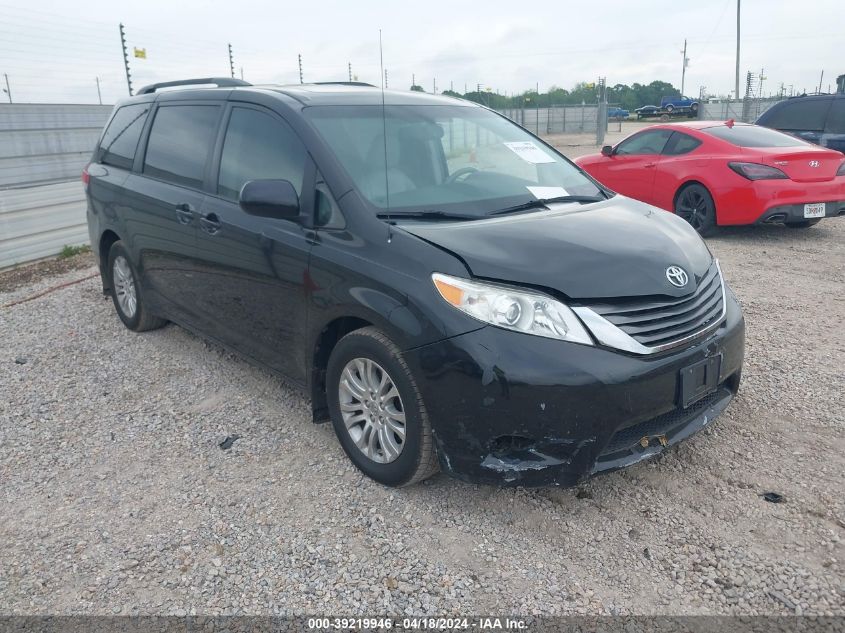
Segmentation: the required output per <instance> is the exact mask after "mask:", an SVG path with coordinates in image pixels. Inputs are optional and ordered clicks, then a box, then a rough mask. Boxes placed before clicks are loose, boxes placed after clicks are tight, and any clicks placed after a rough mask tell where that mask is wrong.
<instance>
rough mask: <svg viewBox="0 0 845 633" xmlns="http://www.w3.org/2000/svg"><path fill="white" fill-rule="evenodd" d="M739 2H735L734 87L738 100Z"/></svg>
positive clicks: (737, 0)
mask: <svg viewBox="0 0 845 633" xmlns="http://www.w3.org/2000/svg"><path fill="white" fill-rule="evenodd" d="M739 6H740V0H736V86H735V90H734V97H735V98H736V99H739V16H740V11H739Z"/></svg>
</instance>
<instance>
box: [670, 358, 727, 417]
mask: <svg viewBox="0 0 845 633" xmlns="http://www.w3.org/2000/svg"><path fill="white" fill-rule="evenodd" d="M721 368H722V355H721V354H718V355H716V356H708V357H707V358H705V359H704V360H701V361H698V362H697V363H695V364H693V365H689V366H687V367H684V368H683V369H682V370H681V381H680V382H681V406H682V407H683V408H684V409H686V408H687V407H689V406H690V405H693V404H695V403H696V402H698V401H699V400H701V399H702V398H704V397H705V396H709V395H710V394H711V393H713V392H714V391H716V387H717V386H718V385H719V371H720V370H721Z"/></svg>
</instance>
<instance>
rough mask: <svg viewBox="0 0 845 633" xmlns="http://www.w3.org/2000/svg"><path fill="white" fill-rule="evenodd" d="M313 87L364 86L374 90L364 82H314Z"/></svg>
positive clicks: (371, 85) (372, 86)
mask: <svg viewBox="0 0 845 633" xmlns="http://www.w3.org/2000/svg"><path fill="white" fill-rule="evenodd" d="M313 84H314V85H315V86H364V87H366V88H375V87H376V86H374V85H373V84H368V83H367V82H366V81H315V82H313Z"/></svg>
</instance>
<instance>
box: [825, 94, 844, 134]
mask: <svg viewBox="0 0 845 633" xmlns="http://www.w3.org/2000/svg"><path fill="white" fill-rule="evenodd" d="M827 131H828V132H830V133H831V134H845V98H840V99H836V100H835V101H834V102H833V105H832V106H830V114H828V115H827Z"/></svg>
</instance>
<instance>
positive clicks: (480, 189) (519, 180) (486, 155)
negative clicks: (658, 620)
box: [83, 79, 745, 486]
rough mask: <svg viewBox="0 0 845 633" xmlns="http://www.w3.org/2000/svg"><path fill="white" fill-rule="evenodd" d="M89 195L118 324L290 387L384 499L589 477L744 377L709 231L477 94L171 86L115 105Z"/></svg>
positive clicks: (649, 451)
mask: <svg viewBox="0 0 845 633" xmlns="http://www.w3.org/2000/svg"><path fill="white" fill-rule="evenodd" d="M191 84H193V85H191ZM203 84H208V85H211V86H216V87H206V86H204V85H203ZM180 86H181V88H180ZM163 88H167V89H166V90H164V89H163ZM83 181H84V182H85V183H86V190H87V197H88V226H89V231H90V237H91V244H92V246H93V250H94V253H96V254H97V255H98V257H99V265H100V272H101V276H102V281H103V290H104V292H106V293H110V294H111V296H112V297H113V300H114V306H115V309H116V310H117V314H118V316H119V317H120V319H121V320H122V321H123V323H124V324H125V325H126V326H127V327H128V328H129V329H131V330H135V331H138V332H140V331H143V330H150V329H153V328H156V327H160V326H162V325H164V324H165V322H166V321H172V322H174V323H177V324H179V325H181V326H183V327H185V328H187V329H189V330H192V331H194V332H196V333H198V334H200V335H202V336H204V337H208V338H209V339H212V340H214V341H216V342H218V343H219V344H221V345H223V346H225V347H227V348H229V349H231V350H233V351H236V352H238V353H240V354H242V355H243V356H245V357H247V358H249V359H250V360H251V361H253V362H255V363H258V364H260V365H262V366H264V367H266V368H267V369H269V370H271V371H273V372H277V373H278V374H281V375H283V376H285V377H286V378H287V379H288V380H289V381H291V382H292V383H295V384H296V385H298V386H300V387H302V388H303V389H305V390H307V392H308V393H309V395H310V397H311V401H312V403H313V405H312V408H313V417H314V421H324V420H329V419H330V420H331V421H332V423H333V425H334V428H335V431H336V433H337V436H338V438H339V440H340V443H341V444H342V446H343V449H344V450H345V451H346V453H347V455H348V456H349V458H350V459H351V460H352V461H353V462H354V463H355V464H356V466H357V467H358V468H360V469H361V470H362V471H363V472H364V473H366V474H367V475H369V476H370V477H372V478H373V479H375V480H377V481H379V482H381V483H383V484H386V485H391V486H401V485H406V484H411V483H414V482H418V481H420V480H422V479H424V478H426V477H428V476H430V475H432V474H433V473H435V472H437V471H438V469H439V470H443V471H444V472H447V473H450V474H453V475H455V476H457V477H460V478H462V479H465V480H468V481H474V482H485V483H494V484H511V485H526V486H531V485H548V484H555V485H563V486H571V485H574V484H576V483H577V482H579V481H581V480H583V479H585V478H586V477H588V476H590V475H592V474H595V473H598V472H602V471H609V470H613V469H616V468H621V467H624V466H627V465H629V464H633V463H635V462H638V461H640V460H643V459H645V458H647V457H650V456H652V455H655V454H656V453H659V452H661V451H663V450H664V449H665V447H667V446H669V445H672V444H674V443H676V442H678V441H680V440H682V439H684V438H686V437H688V436H689V435H691V434H692V433H695V432H696V431H698V430H700V429H701V428H703V427H705V426H706V425H708V424H711V423H712V421H713V419H714V418H715V417H716V416H717V415H718V414H719V413H720V412H721V411H722V410H723V409H724V408H725V407H726V406H727V405H728V403H729V402H730V400H731V399H732V398H733V396H734V394H736V392H737V389H738V387H739V382H740V372H741V369H742V362H743V353H744V340H745V333H744V322H743V318H742V314H741V312H740V307H739V305H738V303H737V300H736V298H735V297H734V295H733V293H732V292H731V291H730V289H729V288H728V287H727V284H726V283H725V281H724V279H723V277H722V272H721V270H720V269H719V264H718V262H717V261H716V260H715V259H714V258H713V256H712V255H711V253H710V251H709V250H708V248H707V246H706V245H705V243H704V242H703V241H702V240H701V238H700V237H699V236H698V235H697V234H696V232H695V231H694V230H693V229H692V228H691V227H690V226H689V225H688V224H687V223H686V222H685V221H683V220H682V219H680V218H678V217H676V216H675V215H674V214H672V213H667V212H665V211H661V210H659V209H656V208H654V207H651V206H649V205H646V204H643V203H640V202H637V201H634V200H630V199H627V198H624V197H623V196H620V195H616V194H614V193H613V192H611V191H609V190H607V189H606V188H604V187H602V186H601V185H600V184H598V183H596V182H595V181H594V180H592V179H591V178H590V177H589V176H587V175H586V174H585V173H584V172H582V171H581V170H580V169H579V168H578V167H576V166H575V165H574V164H572V163H571V162H570V161H569V160H567V159H566V158H564V157H563V156H561V155H560V154H559V153H558V152H557V151H556V150H554V149H553V148H552V147H550V146H548V145H546V144H545V143H544V142H543V141H541V140H540V139H538V138H536V137H534V136H533V135H531V134H530V133H529V132H527V131H526V130H524V129H523V128H521V127H519V126H517V125H515V124H514V123H512V122H511V121H510V120H508V119H507V118H505V117H503V116H501V115H500V114H498V113H496V112H494V111H492V110H489V109H487V108H484V107H482V106H478V105H476V104H472V103H468V102H465V101H463V100H459V99H452V98H447V97H442V96H433V95H426V94H420V93H414V92H398V91H395V92H394V91H390V92H388V91H384V92H382V91H381V90H379V89H377V88H374V87H372V86H366V85H356V84H342V83H337V84H315V85H296V86H289V87H285V86H282V87H279V86H250V85H249V84H245V83H244V82H241V81H238V80H231V79H225V80H222V79H221V80H217V79H201V80H189V81H185V82H169V83H168V84H157V85H154V86H149V87H147V88H144V89H142V90H141V91H140V92H139V94H138V95H137V96H136V97H133V98H130V99H127V100H125V101H123V102H121V103H119V104H118V105H117V106H116V108H115V110H114V113H113V114H112V116H111V119H110V120H109V122H108V124H107V125H106V127H105V130H104V132H103V134H102V137H101V139H100V141H99V143H98V146H97V149H96V151H95V153H94V156H93V158H92V160H91V163H90V164H89V165H88V166H87V167H86V169H85V172H84V174H83Z"/></svg>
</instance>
